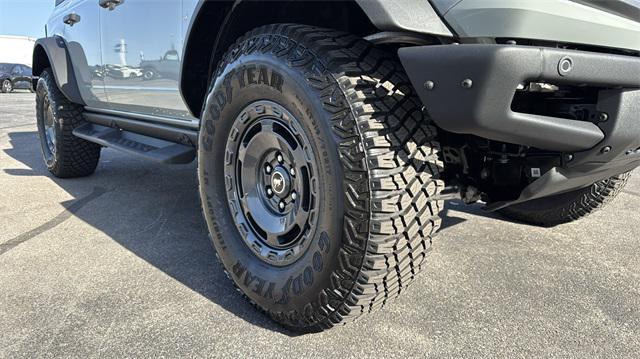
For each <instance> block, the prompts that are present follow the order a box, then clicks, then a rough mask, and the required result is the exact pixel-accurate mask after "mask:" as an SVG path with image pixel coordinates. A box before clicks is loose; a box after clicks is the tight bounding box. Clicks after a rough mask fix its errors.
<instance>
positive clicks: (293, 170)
mask: <svg viewBox="0 0 640 359" xmlns="http://www.w3.org/2000/svg"><path fill="white" fill-rule="evenodd" d="M289 173H290V174H291V177H295V176H296V169H295V168H292V169H291V170H289Z"/></svg>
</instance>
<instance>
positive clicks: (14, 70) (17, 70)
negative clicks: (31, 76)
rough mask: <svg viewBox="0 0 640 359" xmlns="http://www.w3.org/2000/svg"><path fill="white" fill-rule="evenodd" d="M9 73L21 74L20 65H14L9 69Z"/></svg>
mask: <svg viewBox="0 0 640 359" xmlns="http://www.w3.org/2000/svg"><path fill="white" fill-rule="evenodd" d="M11 74H12V75H22V68H21V67H20V65H17V66H14V67H13V69H11Z"/></svg>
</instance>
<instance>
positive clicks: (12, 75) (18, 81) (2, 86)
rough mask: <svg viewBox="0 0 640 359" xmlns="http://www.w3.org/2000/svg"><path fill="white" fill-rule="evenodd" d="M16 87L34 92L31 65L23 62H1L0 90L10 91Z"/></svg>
mask: <svg viewBox="0 0 640 359" xmlns="http://www.w3.org/2000/svg"><path fill="white" fill-rule="evenodd" d="M15 89H23V90H29V91H31V92H33V87H32V85H31V67H29V66H27V65H22V64H6V63H0V91H1V92H3V93H8V92H13V90H15Z"/></svg>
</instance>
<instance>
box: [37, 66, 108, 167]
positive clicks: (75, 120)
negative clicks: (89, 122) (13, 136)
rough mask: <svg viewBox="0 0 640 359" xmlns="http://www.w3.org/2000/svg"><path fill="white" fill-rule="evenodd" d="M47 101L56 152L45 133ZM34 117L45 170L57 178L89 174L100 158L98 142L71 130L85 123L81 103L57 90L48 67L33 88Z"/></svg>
mask: <svg viewBox="0 0 640 359" xmlns="http://www.w3.org/2000/svg"><path fill="white" fill-rule="evenodd" d="M47 101H48V103H49V104H50V108H51V110H52V114H53V130H54V136H55V139H56V142H55V145H54V146H55V153H54V152H52V151H51V150H50V149H49V147H48V145H47V138H46V135H45V116H46V114H45V111H47V110H46V107H47V106H46V105H45V103H46V102H47ZM36 120H37V126H38V135H39V137H40V143H41V148H42V155H43V158H44V161H45V163H46V165H47V169H48V170H49V171H50V172H51V173H52V174H53V175H54V176H56V177H60V178H72V177H84V176H88V175H90V174H92V173H93V172H94V171H95V170H96V167H97V166H98V161H99V159H100V149H101V147H100V145H97V144H95V143H92V142H89V141H85V140H83V139H81V138H78V137H76V136H74V135H73V130H74V129H75V128H77V127H78V126H80V125H82V124H84V123H86V122H85V121H84V119H83V118H82V106H80V105H78V104H76V103H73V102H71V101H69V100H68V99H67V98H66V97H65V96H64V94H62V92H60V90H59V89H58V86H57V84H56V82H55V79H54V77H53V74H52V72H51V69H45V70H44V71H43V72H42V74H41V75H40V78H39V79H38V84H37V87H36Z"/></svg>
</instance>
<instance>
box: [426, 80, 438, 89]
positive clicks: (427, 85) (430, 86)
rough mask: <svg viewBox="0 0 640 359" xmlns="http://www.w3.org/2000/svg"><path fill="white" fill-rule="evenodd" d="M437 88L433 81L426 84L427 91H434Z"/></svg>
mask: <svg viewBox="0 0 640 359" xmlns="http://www.w3.org/2000/svg"><path fill="white" fill-rule="evenodd" d="M434 87H436V84H435V83H434V82H433V81H427V82H425V83H424V88H425V89H427V90H433V88H434Z"/></svg>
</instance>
